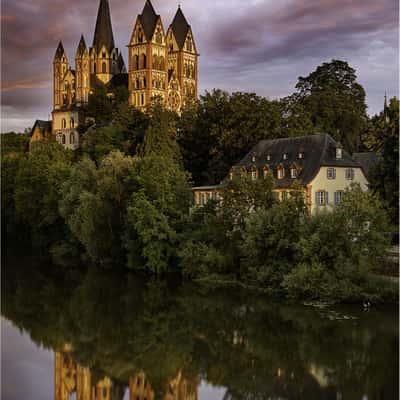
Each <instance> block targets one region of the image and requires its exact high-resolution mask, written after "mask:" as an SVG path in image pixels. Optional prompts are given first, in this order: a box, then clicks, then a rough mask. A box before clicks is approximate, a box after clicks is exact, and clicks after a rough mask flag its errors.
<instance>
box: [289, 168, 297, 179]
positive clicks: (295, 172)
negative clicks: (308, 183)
mask: <svg viewBox="0 0 400 400" xmlns="http://www.w3.org/2000/svg"><path fill="white" fill-rule="evenodd" d="M290 175H291V177H292V179H296V178H297V169H296V168H291V169H290Z"/></svg>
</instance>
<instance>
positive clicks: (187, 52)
mask: <svg viewBox="0 0 400 400" xmlns="http://www.w3.org/2000/svg"><path fill="white" fill-rule="evenodd" d="M127 47H128V57H129V59H128V63H127V65H128V68H126V65H125V62H124V60H123V57H122V54H121V52H120V51H119V50H118V48H117V47H116V46H115V42H114V35H113V29H112V24H111V13H110V5H109V1H108V0H100V5H99V10H98V14H97V21H96V27H95V32H94V38H93V44H92V46H91V47H87V45H86V42H85V39H84V37H83V35H82V36H81V38H80V41H79V44H78V47H77V50H76V53H75V69H73V68H72V65H71V64H70V63H69V61H68V57H67V54H66V52H65V50H64V47H63V44H62V42H61V41H60V43H59V45H58V47H57V50H56V53H55V56H54V61H53V111H52V121H51V122H50V121H36V123H35V125H34V127H33V129H32V132H31V143H32V142H34V141H36V140H42V139H45V138H49V137H50V138H55V139H56V140H57V141H58V142H59V143H60V144H62V145H63V146H64V147H65V148H68V149H73V150H74V149H76V148H78V147H79V140H80V138H79V133H78V130H77V128H78V126H79V124H83V123H84V122H85V121H84V118H85V117H84V112H83V111H84V108H85V105H87V103H88V101H89V96H90V94H91V93H93V88H94V87H95V86H96V85H99V84H103V85H105V87H106V88H107V89H110V88H113V87H115V86H117V85H120V84H121V83H122V84H124V85H126V86H127V88H128V91H129V103H130V105H131V106H133V107H136V108H138V109H140V110H142V111H145V110H146V109H147V107H148V106H149V104H150V103H151V101H152V99H153V98H155V97H158V98H160V99H162V101H163V102H164V104H165V106H166V107H167V108H169V109H171V110H173V111H176V112H180V110H181V108H182V107H183V106H184V105H185V103H186V102H187V101H188V100H190V99H196V98H197V83H198V67H197V63H198V56H199V54H198V52H197V48H196V45H195V41H194V37H193V32H192V29H191V27H190V25H189V24H188V22H187V20H186V18H185V16H184V14H183V12H182V10H181V8H180V7H178V10H177V12H176V14H175V17H174V19H173V21H172V23H171V24H170V25H169V27H168V30H167V31H165V29H164V26H163V23H162V19H161V16H160V15H158V14H157V13H156V11H155V10H154V7H153V5H152V3H151V1H150V0H146V2H145V5H144V8H143V11H142V13H141V14H139V15H138V16H137V18H136V21H135V24H134V26H133V31H132V35H131V37H130V41H129V43H128V45H127ZM50 124H51V128H50V129H49V125H50ZM43 127H45V128H43ZM49 131H50V132H51V133H49Z"/></svg>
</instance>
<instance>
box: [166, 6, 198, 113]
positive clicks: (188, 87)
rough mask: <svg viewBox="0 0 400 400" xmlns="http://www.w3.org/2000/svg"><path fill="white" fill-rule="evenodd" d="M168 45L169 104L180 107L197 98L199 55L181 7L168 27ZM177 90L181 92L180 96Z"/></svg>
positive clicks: (170, 106) (174, 107)
mask: <svg viewBox="0 0 400 400" xmlns="http://www.w3.org/2000/svg"><path fill="white" fill-rule="evenodd" d="M167 46H168V75H169V82H168V106H169V108H171V109H176V108H178V109H179V108H180V107H181V106H184V105H185V103H186V102H187V101H188V100H194V99H196V98H197V82H198V78H197V74H198V72H197V70H198V68H197V63H198V56H199V54H198V53H197V49H196V44H195V41H194V38H193V32H192V29H191V27H190V25H189V24H188V22H187V20H186V18H185V16H184V14H183V12H182V9H181V8H180V7H178V11H177V12H176V14H175V17H174V19H173V21H172V23H171V25H170V26H169V28H168V32H167ZM177 92H179V96H178V95H177ZM178 104H179V106H178Z"/></svg>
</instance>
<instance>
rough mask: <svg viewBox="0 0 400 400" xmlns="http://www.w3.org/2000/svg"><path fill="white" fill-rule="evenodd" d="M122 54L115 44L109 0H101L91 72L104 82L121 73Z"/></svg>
mask: <svg viewBox="0 0 400 400" xmlns="http://www.w3.org/2000/svg"><path fill="white" fill-rule="evenodd" d="M119 59H120V54H119V52H118V49H117V48H116V47H115V44H114V34H113V30H112V25H111V15H110V6H109V4H108V0H100V5H99V11H98V14H97V21H96V29H95V33H94V38H93V45H92V47H91V48H90V61H91V73H92V74H93V75H94V76H95V78H97V79H98V80H99V81H100V82H102V83H108V82H109V81H110V80H111V78H112V77H113V76H114V75H116V74H118V73H120V70H119V62H120V61H119Z"/></svg>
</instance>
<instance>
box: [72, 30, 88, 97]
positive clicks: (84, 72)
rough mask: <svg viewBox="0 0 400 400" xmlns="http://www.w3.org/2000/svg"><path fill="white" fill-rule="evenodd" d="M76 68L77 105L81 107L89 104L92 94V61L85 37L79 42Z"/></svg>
mask: <svg viewBox="0 0 400 400" xmlns="http://www.w3.org/2000/svg"><path fill="white" fill-rule="evenodd" d="M75 68H76V83H75V84H76V104H77V105H81V104H85V103H87V102H88V99H89V92H90V60H89V51H88V49H87V47H86V43H85V39H84V37H83V35H82V36H81V40H80V41H79V45H78V48H77V50H76V54H75Z"/></svg>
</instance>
